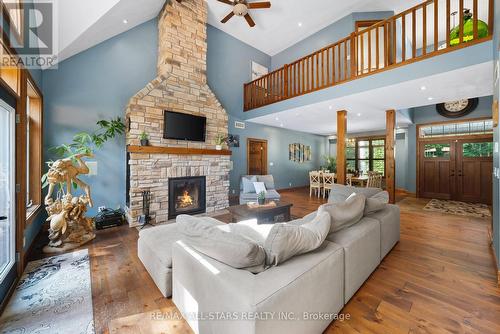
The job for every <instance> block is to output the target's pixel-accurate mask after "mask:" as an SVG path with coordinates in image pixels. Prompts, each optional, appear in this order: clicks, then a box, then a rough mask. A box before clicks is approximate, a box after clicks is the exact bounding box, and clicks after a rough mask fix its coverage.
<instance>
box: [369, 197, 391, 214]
mask: <svg viewBox="0 0 500 334" xmlns="http://www.w3.org/2000/svg"><path fill="white" fill-rule="evenodd" d="M388 203H389V193H388V192H387V191H381V192H379V193H378V194H376V195H374V196H372V197H369V198H367V199H366V205H365V216H366V215H370V214H372V213H375V212H377V211H380V210H383V209H385V207H386V206H387V204H388Z"/></svg>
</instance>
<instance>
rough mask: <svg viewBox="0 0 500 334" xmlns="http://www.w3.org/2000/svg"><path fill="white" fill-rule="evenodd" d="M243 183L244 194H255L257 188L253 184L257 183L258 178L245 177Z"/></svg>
mask: <svg viewBox="0 0 500 334" xmlns="http://www.w3.org/2000/svg"><path fill="white" fill-rule="evenodd" d="M241 182H242V183H243V193H245V194H250V193H254V192H255V187H254V185H253V183H254V182H257V177H256V176H251V177H243V178H242V179H241Z"/></svg>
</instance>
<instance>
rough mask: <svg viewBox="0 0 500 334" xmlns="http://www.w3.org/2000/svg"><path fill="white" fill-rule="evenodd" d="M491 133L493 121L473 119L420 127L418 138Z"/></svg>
mask: <svg viewBox="0 0 500 334" xmlns="http://www.w3.org/2000/svg"><path fill="white" fill-rule="evenodd" d="M492 133H493V121H492V120H491V119H487V120H475V121H462V122H453V123H443V124H432V125H426V126H422V127H420V132H419V136H420V138H433V137H447V136H472V135H484V134H492Z"/></svg>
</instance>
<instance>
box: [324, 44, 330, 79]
mask: <svg viewBox="0 0 500 334" xmlns="http://www.w3.org/2000/svg"><path fill="white" fill-rule="evenodd" d="M325 51H326V84H327V85H328V86H330V77H331V76H330V48H327V49H326V50H325Z"/></svg>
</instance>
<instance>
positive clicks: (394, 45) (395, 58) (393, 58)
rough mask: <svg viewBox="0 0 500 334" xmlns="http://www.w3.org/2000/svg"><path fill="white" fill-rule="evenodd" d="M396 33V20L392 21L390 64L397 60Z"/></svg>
mask: <svg viewBox="0 0 500 334" xmlns="http://www.w3.org/2000/svg"><path fill="white" fill-rule="evenodd" d="M396 35H397V31H396V19H394V20H392V63H393V64H396V63H397V62H398V59H397V51H398V42H397V38H396Z"/></svg>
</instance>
